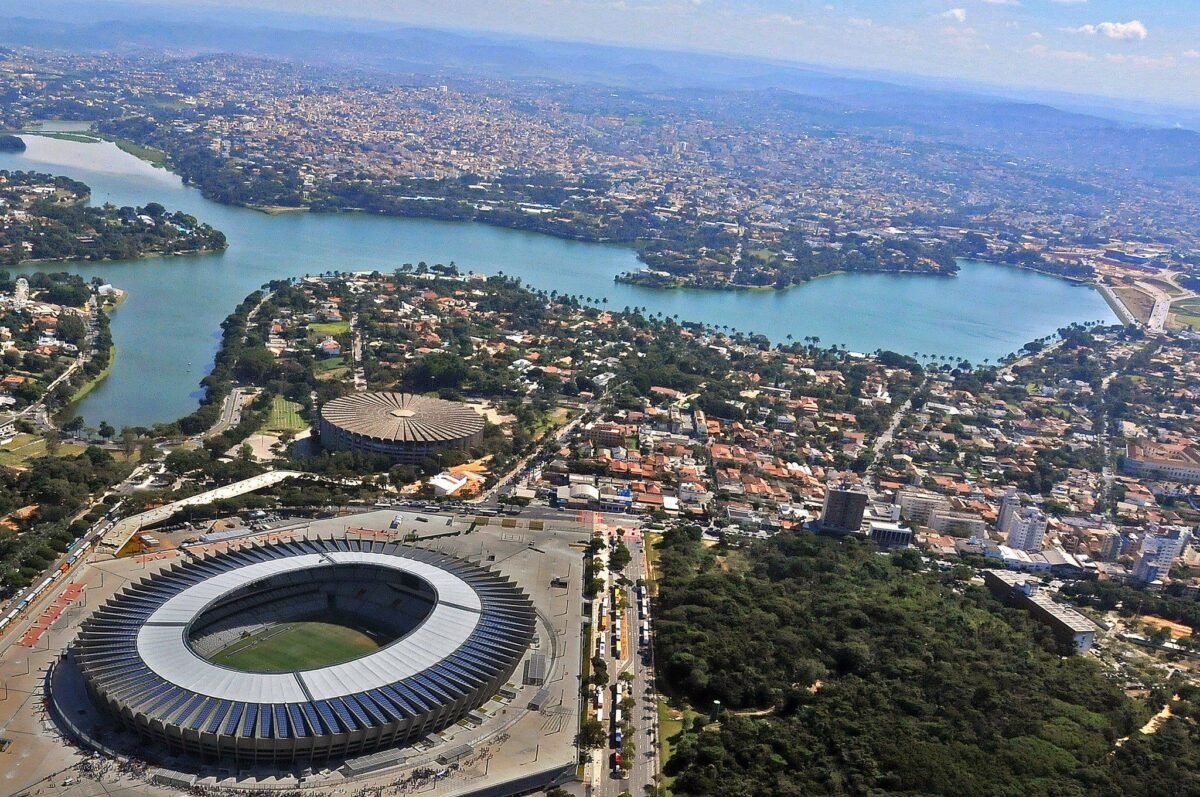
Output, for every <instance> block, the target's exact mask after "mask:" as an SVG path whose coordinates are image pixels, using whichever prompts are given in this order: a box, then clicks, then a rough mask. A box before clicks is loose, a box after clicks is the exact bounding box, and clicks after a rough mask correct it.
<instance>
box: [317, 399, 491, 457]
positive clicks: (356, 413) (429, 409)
mask: <svg viewBox="0 0 1200 797" xmlns="http://www.w3.org/2000/svg"><path fill="white" fill-rule="evenodd" d="M483 428H484V420H483V416H482V415H480V414H479V413H478V412H476V411H475V410H473V409H471V408H470V407H469V406H467V405H466V404H462V403H460V402H457V401H445V400H443V399H439V398H432V397H430V396H422V395H419V394H416V393H383V392H381V393H355V394H354V395H350V396H343V397H342V398H339V399H334V400H333V401H330V402H329V403H327V404H326V405H325V406H323V407H322V408H321V414H320V417H319V419H318V426H317V430H318V431H319V432H320V434H321V445H322V446H324V447H325V448H327V449H329V450H330V451H360V452H363V453H370V454H385V455H387V456H389V457H391V458H392V459H394V460H395V461H396V462H400V463H404V464H408V465H415V464H417V463H419V462H420V461H421V460H422V459H424V458H425V457H427V456H429V455H430V454H432V453H434V452H436V451H441V450H445V449H464V448H470V447H471V446H475V445H478V444H479V443H480V442H481V441H482V440H483Z"/></svg>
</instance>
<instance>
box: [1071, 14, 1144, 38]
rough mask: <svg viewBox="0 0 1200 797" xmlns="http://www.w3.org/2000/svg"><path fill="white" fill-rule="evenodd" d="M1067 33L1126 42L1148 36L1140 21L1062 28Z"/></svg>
mask: <svg viewBox="0 0 1200 797" xmlns="http://www.w3.org/2000/svg"><path fill="white" fill-rule="evenodd" d="M1064 30H1066V31H1067V32H1068V33H1083V34H1086V35H1088V36H1107V37H1108V38H1110V39H1120V40H1123V41H1128V40H1130V39H1137V40H1138V41H1142V40H1144V39H1145V38H1146V37H1147V36H1149V35H1150V31H1148V30H1146V26H1145V25H1143V24H1142V23H1141V21H1140V20H1137V19H1133V20H1130V21H1129V22H1101V23H1100V24H1098V25H1081V26H1080V27H1078V28H1064Z"/></svg>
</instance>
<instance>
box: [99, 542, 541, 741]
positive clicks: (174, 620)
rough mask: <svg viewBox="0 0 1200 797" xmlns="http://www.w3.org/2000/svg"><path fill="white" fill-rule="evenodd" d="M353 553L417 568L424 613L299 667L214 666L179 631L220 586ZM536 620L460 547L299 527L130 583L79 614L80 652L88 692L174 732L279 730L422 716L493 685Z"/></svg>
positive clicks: (329, 731)
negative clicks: (347, 650) (349, 650)
mask: <svg viewBox="0 0 1200 797" xmlns="http://www.w3.org/2000/svg"><path fill="white" fill-rule="evenodd" d="M355 564H358V565H367V566H373V567H384V568H388V569H391V570H393V571H396V572H398V573H406V574H409V575H410V576H413V577H416V578H419V579H422V580H423V581H424V582H425V583H427V584H429V585H430V586H431V587H432V588H433V589H434V590H435V591H436V593H437V597H436V601H435V603H434V605H433V608H432V610H431V611H430V614H429V615H428V616H426V617H425V618H424V619H423V621H422V622H421V624H420V625H418V626H417V627H416V628H414V629H413V630H412V631H411V632H409V633H408V634H407V635H406V636H403V637H401V638H400V639H399V640H397V641H395V642H393V643H392V644H390V645H387V646H386V647H383V648H381V649H379V650H378V651H375V652H373V653H370V654H367V655H365V656H362V657H360V658H357V659H352V660H350V661H346V662H342V663H340V664H334V665H331V666H328V667H321V668H316V669H311V670H304V671H298V672H288V673H252V672H246V671H241V670H234V669H230V668H227V667H222V666H219V665H216V664H213V663H212V662H209V661H207V660H206V659H204V658H202V657H201V656H200V655H199V654H198V653H197V652H196V651H195V650H193V649H192V647H191V646H190V645H189V643H188V633H189V626H190V625H191V623H192V622H193V621H195V620H196V618H197V617H199V616H201V615H202V614H203V613H204V611H205V610H206V609H207V608H208V607H210V606H212V605H214V603H215V602H217V601H218V600H221V599H223V598H228V597H229V596H230V595H231V593H235V592H238V591H239V590H242V589H244V588H246V587H252V585H254V584H255V582H257V581H259V580H261V579H264V578H271V577H274V576H277V575H280V574H287V573H291V572H295V571H309V572H312V571H316V572H317V573H318V574H319V571H320V569H321V568H326V567H338V568H344V567H346V566H351V565H355ZM343 577H344V576H343ZM247 600H248V601H252V600H253V598H252V597H249V596H248V597H247ZM534 624H535V615H534V610H533V606H532V604H531V603H530V602H529V599H528V597H527V596H526V595H525V594H524V592H522V591H521V590H520V588H518V587H517V586H516V585H515V584H513V583H512V582H510V581H509V580H508V579H506V578H504V577H503V576H500V575H499V574H497V573H495V572H493V571H490V570H487V569H485V568H482V567H478V566H475V565H472V564H470V563H468V562H465V561H463V560H460V559H454V558H452V557H448V556H444V555H442V554H438V553H434V552H431V551H426V550H422V549H417V548H411V547H408V546H404V545H400V544H398V543H394V542H382V541H370V540H354V539H327V540H299V541H295V542H288V543H279V544H275V545H269V546H263V547H252V548H244V549H240V550H234V551H230V552H227V553H223V554H218V555H216V556H213V557H208V558H205V559H201V560H198V561H196V562H192V563H188V564H185V565H182V566H178V567H173V568H172V569H170V570H167V571H164V572H162V573H159V574H157V575H155V576H153V577H152V578H150V579H147V580H143V581H141V582H138V583H135V584H131V585H130V586H128V587H127V588H126V589H125V590H124V591H122V592H121V593H120V594H118V595H117V596H115V597H114V598H113V599H111V600H110V601H108V602H107V603H106V604H105V605H104V606H102V607H101V608H100V609H98V610H97V611H96V613H95V614H94V615H93V616H92V617H91V618H89V619H88V620H87V622H86V623H85V624H84V626H83V628H82V630H81V633H80V637H79V647H78V660H79V663H80V668H81V669H82V671H83V673H84V676H85V678H87V679H88V682H89V683H90V684H91V686H92V688H93V689H94V690H95V692H96V693H97V694H98V695H99V696H101V697H102V698H103V699H104V701H105V702H106V703H108V705H109V706H110V707H111V708H113V709H115V710H117V711H120V712H121V713H123V714H128V715H129V716H134V717H139V718H144V720H145V721H146V722H154V721H158V722H161V723H163V725H164V726H166V727H169V728H177V729H180V730H181V731H182V732H184V733H186V732H187V729H191V730H192V731H199V732H207V733H216V734H221V733H224V734H225V735H226V736H230V735H232V736H238V737H254V738H262V739H267V738H269V739H288V738H295V737H305V736H321V735H335V734H341V733H348V732H353V731H355V730H358V729H361V728H365V727H372V726H382V725H389V724H395V723H405V722H411V723H414V724H418V725H419V722H417V718H419V717H421V716H424V715H430V716H436V715H440V712H441V709H442V707H443V706H446V705H451V704H456V705H457V704H461V703H463V702H464V701H463V698H464V697H465V696H468V695H470V696H472V697H473V698H474V697H477V696H479V695H480V688H481V686H482V685H485V684H497V683H498V685H503V682H504V679H506V678H507V677H509V675H510V674H511V673H512V670H513V668H514V667H515V666H516V664H517V662H519V661H520V660H521V658H522V657H523V656H524V654H525V651H526V650H527V649H528V647H529V644H530V642H531V641H532V637H533V630H534ZM490 694H491V693H488V694H487V695H484V696H482V697H481V698H480V699H483V700H486V699H487V697H489V696H490ZM139 722H140V720H139Z"/></svg>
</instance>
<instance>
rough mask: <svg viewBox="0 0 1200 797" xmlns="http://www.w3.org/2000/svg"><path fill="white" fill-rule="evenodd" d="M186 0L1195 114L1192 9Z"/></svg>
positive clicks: (946, 0) (1047, 3)
mask: <svg viewBox="0 0 1200 797" xmlns="http://www.w3.org/2000/svg"><path fill="white" fill-rule="evenodd" d="M151 1H153V0H151ZM198 2H199V3H200V4H205V5H219V6H232V7H241V8H256V9H271V10H275V11H295V12H303V13H306V14H318V15H321V14H327V15H336V16H339V17H347V16H352V17H359V18H367V19H379V20H386V21H389V22H402V23H408V24H413V25H421V26H433V27H441V28H452V29H459V30H463V29H468V30H486V31H496V32H504V33H516V34H524V35H534V36H544V37H548V38H556V39H577V40H584V41H591V42H605V43H615V44H624V45H632V46H646V47H655V48H668V49H684V50H699V51H710V52H724V53H734V54H740V55H750V56H757V57H761V58H768V59H772V60H788V61H798V62H802V63H808V64H821V65H828V66H835V67H842V68H846V67H849V68H858V69H873V70H878V69H883V70H892V71H898V72H905V73H912V74H918V75H930V76H937V77H948V78H955V79H960V80H969V81H976V82H984V83H991V84H998V85H1013V86H1032V87H1037V88H1043V89H1052V90H1062V91H1070V92H1075V93H1083V94H1099V95H1105V96H1114V97H1127V98H1136V99H1140V100H1152V101H1167V102H1171V103H1172V104H1178V105H1186V106H1192V107H1200V0H848V1H847V2H828V0H824V1H821V0H350V2H347V3H339V4H331V3H329V2H328V0H198Z"/></svg>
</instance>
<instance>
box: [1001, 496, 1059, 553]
mask: <svg viewBox="0 0 1200 797" xmlns="http://www.w3.org/2000/svg"><path fill="white" fill-rule="evenodd" d="M1049 522H1050V520H1049V518H1047V517H1046V514H1045V513H1044V512H1042V510H1040V509H1038V508H1037V507H1032V506H1030V507H1026V508H1024V509H1018V510H1016V511H1014V512H1013V513H1012V514H1011V515H1010V516H1009V519H1008V523H1007V526H1008V528H1007V529H1001V530H1002V531H1004V532H1006V533H1007V534H1008V537H1007V538H1006V543H1007V545H1008V547H1009V548H1015V549H1017V550H1018V551H1040V550H1042V540H1043V539H1044V538H1045V536H1046V526H1047V525H1048V524H1049Z"/></svg>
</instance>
